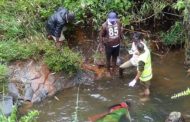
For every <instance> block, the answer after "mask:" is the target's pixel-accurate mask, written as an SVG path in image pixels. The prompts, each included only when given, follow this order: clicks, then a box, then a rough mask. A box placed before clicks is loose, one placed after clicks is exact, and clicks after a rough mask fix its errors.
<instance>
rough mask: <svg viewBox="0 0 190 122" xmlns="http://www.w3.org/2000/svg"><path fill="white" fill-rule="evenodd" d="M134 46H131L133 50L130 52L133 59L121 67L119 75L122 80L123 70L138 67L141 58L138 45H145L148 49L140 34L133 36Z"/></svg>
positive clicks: (136, 33)
mask: <svg viewBox="0 0 190 122" xmlns="http://www.w3.org/2000/svg"><path fill="white" fill-rule="evenodd" d="M132 41H133V42H132V46H131V49H130V50H129V51H128V52H129V54H130V55H132V57H131V58H130V59H129V60H128V61H126V62H124V63H123V64H121V65H120V66H119V75H120V78H122V77H123V70H124V69H126V68H129V67H131V66H137V65H138V57H139V52H138V50H137V47H136V45H137V43H139V42H140V43H142V44H143V45H144V49H145V50H147V49H148V47H147V46H146V44H145V43H144V41H143V40H142V39H141V33H139V32H135V33H134V35H133V39H132Z"/></svg>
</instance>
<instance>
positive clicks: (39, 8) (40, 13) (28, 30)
mask: <svg viewBox="0 0 190 122" xmlns="http://www.w3.org/2000/svg"><path fill="white" fill-rule="evenodd" d="M61 3H62V2H61V1H60V0H53V1H47V0H16V1H10V0H3V1H1V2H0V11H1V13H0V39H1V40H10V39H11V40H12V39H15V38H16V39H17V38H23V37H27V36H31V35H33V34H35V33H37V32H39V31H42V30H43V28H44V21H45V20H47V18H48V17H49V16H50V14H52V13H53V11H54V10H55V9H56V8H58V7H59V6H61Z"/></svg>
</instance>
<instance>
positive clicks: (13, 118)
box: [0, 106, 39, 122]
mask: <svg viewBox="0 0 190 122" xmlns="http://www.w3.org/2000/svg"><path fill="white" fill-rule="evenodd" d="M38 115H39V111H37V110H31V111H29V112H28V113H27V114H26V115H24V116H20V117H19V115H18V110H17V107H16V106H14V107H13V111H12V113H11V115H10V116H8V117H7V116H5V115H2V114H0V122H37V121H36V117H37V116H38Z"/></svg>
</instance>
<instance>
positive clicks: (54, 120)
mask: <svg viewBox="0 0 190 122" xmlns="http://www.w3.org/2000/svg"><path fill="white" fill-rule="evenodd" d="M183 54H184V52H183V50H177V51H172V52H169V53H168V54H167V55H166V56H164V57H162V58H160V57H158V56H156V55H152V60H153V74H154V76H153V79H152V83H151V95H150V99H149V100H148V101H146V102H142V101H141V97H140V95H139V93H140V92H141V91H142V90H141V87H140V85H139V84H137V85H136V86H135V87H134V88H130V87H128V83H129V82H130V81H131V80H132V79H133V77H134V76H135V74H131V75H126V76H125V77H124V79H119V78H117V77H116V78H113V79H109V78H103V79H101V80H98V81H95V82H94V83H93V84H90V85H80V88H79V91H78V87H79V86H76V87H73V88H68V89H65V90H63V91H62V92H59V93H57V94H56V98H58V99H55V97H52V98H48V99H46V100H45V101H44V102H41V103H39V104H36V105H34V107H33V108H34V109H37V110H39V111H40V115H39V118H38V122H77V121H78V122H87V121H88V117H89V116H93V115H96V114H100V113H103V112H105V111H106V110H107V108H108V107H109V106H111V105H113V104H117V103H120V102H122V101H125V100H126V99H128V100H129V101H130V102H131V107H130V109H129V111H130V114H131V117H132V120H133V122H164V120H165V118H166V117H167V116H168V115H169V113H170V112H172V111H179V112H182V114H183V115H184V117H185V119H186V121H187V122H188V121H190V109H189V108H190V104H189V101H190V96H185V97H180V98H177V99H171V96H172V95H174V94H175V93H178V92H181V91H184V90H186V89H187V88H188V87H190V78H189V77H187V72H186V70H185V68H184V65H183V59H184V55H183ZM125 72H127V70H126V71H125ZM77 96H78V103H77V102H76V101H77ZM77 104H78V107H77Z"/></svg>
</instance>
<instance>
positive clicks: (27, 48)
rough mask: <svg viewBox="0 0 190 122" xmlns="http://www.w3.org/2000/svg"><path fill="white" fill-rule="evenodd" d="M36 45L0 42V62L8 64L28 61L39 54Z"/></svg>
mask: <svg viewBox="0 0 190 122" xmlns="http://www.w3.org/2000/svg"><path fill="white" fill-rule="evenodd" d="M37 46H38V45H36V44H35V43H26V42H15V41H8V42H5V41H1V42H0V61H1V62H10V61H14V60H23V59H28V58H29V57H32V56H36V55H37V54H38V53H39V50H38V47H37Z"/></svg>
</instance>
